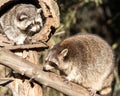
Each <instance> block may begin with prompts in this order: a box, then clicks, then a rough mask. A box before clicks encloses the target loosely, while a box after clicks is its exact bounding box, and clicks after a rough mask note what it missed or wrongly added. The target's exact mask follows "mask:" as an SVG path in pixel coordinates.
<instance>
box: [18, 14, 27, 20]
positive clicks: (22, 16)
mask: <svg viewBox="0 0 120 96" xmlns="http://www.w3.org/2000/svg"><path fill="white" fill-rule="evenodd" d="M27 18H28V16H27V15H21V16H20V17H19V21H24V20H25V19H27Z"/></svg>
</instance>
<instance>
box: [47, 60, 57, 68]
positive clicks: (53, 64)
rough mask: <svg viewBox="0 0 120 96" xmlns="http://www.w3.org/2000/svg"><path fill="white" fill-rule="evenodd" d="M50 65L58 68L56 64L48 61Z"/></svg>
mask: <svg viewBox="0 0 120 96" xmlns="http://www.w3.org/2000/svg"><path fill="white" fill-rule="evenodd" d="M49 63H50V65H51V66H53V67H58V66H57V64H56V63H54V62H52V61H49Z"/></svg>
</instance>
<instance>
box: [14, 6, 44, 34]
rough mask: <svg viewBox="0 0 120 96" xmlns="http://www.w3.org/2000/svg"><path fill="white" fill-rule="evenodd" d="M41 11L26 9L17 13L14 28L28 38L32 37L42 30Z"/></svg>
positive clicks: (32, 8) (31, 8)
mask: <svg viewBox="0 0 120 96" xmlns="http://www.w3.org/2000/svg"><path fill="white" fill-rule="evenodd" d="M40 13H41V9H36V8H34V7H33V6H32V7H28V8H27V7H26V8H24V10H22V11H20V12H18V13H17V18H16V22H15V23H16V26H17V27H18V28H19V29H20V30H22V31H24V32H25V34H27V35H28V36H33V35H34V34H35V33H37V32H39V31H40V29H41V28H42V26H43V24H42V18H41V15H40Z"/></svg>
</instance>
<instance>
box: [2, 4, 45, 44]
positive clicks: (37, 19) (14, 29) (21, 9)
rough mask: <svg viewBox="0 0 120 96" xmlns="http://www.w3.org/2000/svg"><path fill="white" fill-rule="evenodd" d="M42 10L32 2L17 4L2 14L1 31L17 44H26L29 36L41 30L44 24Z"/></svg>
mask: <svg viewBox="0 0 120 96" xmlns="http://www.w3.org/2000/svg"><path fill="white" fill-rule="evenodd" d="M40 12H41V11H40V9H37V8H36V7H35V6H34V5H32V4H17V5H15V6H14V7H13V8H11V9H10V10H9V11H8V12H6V13H5V14H3V15H2V16H1V18H0V25H1V29H0V30H1V31H0V32H1V33H3V34H5V35H6V36H7V37H8V39H10V40H12V41H14V42H15V43H16V44H24V41H25V39H26V37H27V36H32V35H34V34H35V33H37V32H39V31H40V29H41V27H42V26H43V24H42V18H41V15H40Z"/></svg>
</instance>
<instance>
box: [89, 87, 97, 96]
mask: <svg viewBox="0 0 120 96" xmlns="http://www.w3.org/2000/svg"><path fill="white" fill-rule="evenodd" d="M88 91H89V94H90V96H96V91H95V90H94V89H92V88H88Z"/></svg>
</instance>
